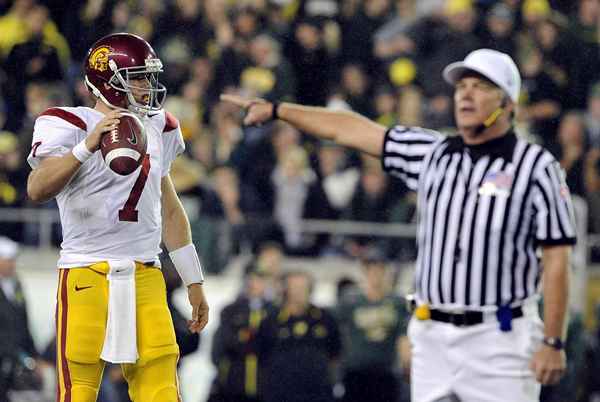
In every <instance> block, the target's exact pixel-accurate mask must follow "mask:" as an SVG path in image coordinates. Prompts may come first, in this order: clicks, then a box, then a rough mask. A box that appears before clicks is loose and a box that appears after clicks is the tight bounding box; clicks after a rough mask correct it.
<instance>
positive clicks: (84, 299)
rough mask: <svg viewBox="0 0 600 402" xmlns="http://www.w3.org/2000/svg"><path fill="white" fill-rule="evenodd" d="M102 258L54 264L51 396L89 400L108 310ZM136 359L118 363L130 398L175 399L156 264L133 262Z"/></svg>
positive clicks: (169, 332) (70, 401) (170, 332)
mask: <svg viewBox="0 0 600 402" xmlns="http://www.w3.org/2000/svg"><path fill="white" fill-rule="evenodd" d="M107 273H108V264H107V263H98V264H94V265H92V266H90V267H85V268H71V269H59V284H58V292H57V303H56V347H57V354H56V370H57V382H58V384H57V402H95V401H96V397H97V395H98V389H99V387H100V381H101V379H102V372H103V370H104V361H103V360H101V359H100V353H101V351H102V346H103V344H104V335H105V330H106V319H107V315H108V280H107V279H106V274H107ZM135 284H136V285H135V286H136V309H137V310H136V323H137V347H138V354H139V359H138V361H137V362H136V363H135V364H122V365H121V367H122V369H123V375H124V377H125V379H126V380H127V383H128V385H129V396H130V398H131V400H132V401H133V402H177V401H180V397H179V389H178V384H177V359H178V358H179V348H178V346H177V342H176V340H175V331H174V329H173V321H172V319H171V313H170V312H169V308H168V306H167V299H166V290H165V282H164V279H163V276H162V273H161V271H160V269H156V268H153V267H148V266H145V265H143V264H141V263H137V262H136V272H135Z"/></svg>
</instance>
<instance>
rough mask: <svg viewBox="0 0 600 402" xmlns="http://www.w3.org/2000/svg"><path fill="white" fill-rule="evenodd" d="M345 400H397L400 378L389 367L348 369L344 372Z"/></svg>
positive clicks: (361, 401)
mask: <svg viewBox="0 0 600 402" xmlns="http://www.w3.org/2000/svg"><path fill="white" fill-rule="evenodd" d="M344 388H345V393H344V399H343V402H365V401H369V402H396V401H398V398H399V396H400V395H399V392H398V389H399V387H398V379H397V378H396V375H395V374H394V372H393V371H392V370H390V369H388V368H379V367H372V368H365V369H359V370H348V371H347V372H346V373H345V374H344Z"/></svg>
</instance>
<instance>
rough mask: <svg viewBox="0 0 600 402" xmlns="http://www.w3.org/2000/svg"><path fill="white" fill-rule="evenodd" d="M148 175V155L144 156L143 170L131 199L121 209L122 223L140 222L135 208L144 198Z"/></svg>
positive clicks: (120, 217) (131, 193)
mask: <svg viewBox="0 0 600 402" xmlns="http://www.w3.org/2000/svg"><path fill="white" fill-rule="evenodd" d="M148 174H150V155H149V154H146V155H145V156H144V160H143V161H142V168H141V169H140V174H139V175H138V177H137V180H136V181H135V183H134V184H133V188H132V189H131V192H130V193H129V198H127V201H125V205H123V208H122V209H119V220H120V221H123V222H137V221H138V211H137V209H135V207H137V204H138V202H139V201H140V197H141V196H142V191H144V186H145V185H146V180H148Z"/></svg>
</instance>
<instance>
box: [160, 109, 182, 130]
mask: <svg viewBox="0 0 600 402" xmlns="http://www.w3.org/2000/svg"><path fill="white" fill-rule="evenodd" d="M177 127H179V120H177V117H175V116H173V114H172V113H171V112H167V111H166V110H165V127H164V128H163V133H167V132H169V131H173V130H175V129H176V128H177Z"/></svg>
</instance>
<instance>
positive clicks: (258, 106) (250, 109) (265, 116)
mask: <svg viewBox="0 0 600 402" xmlns="http://www.w3.org/2000/svg"><path fill="white" fill-rule="evenodd" d="M220 99H221V101H223V102H229V103H232V104H234V105H236V106H238V107H240V108H242V109H244V111H245V112H246V116H245V117H244V124H245V125H247V126H254V125H261V124H263V123H266V122H268V121H269V120H271V119H272V118H273V104H272V103H271V102H267V101H266V100H264V99H260V98H254V99H246V98H243V97H241V96H237V95H227V94H222V95H221V97H220Z"/></svg>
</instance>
